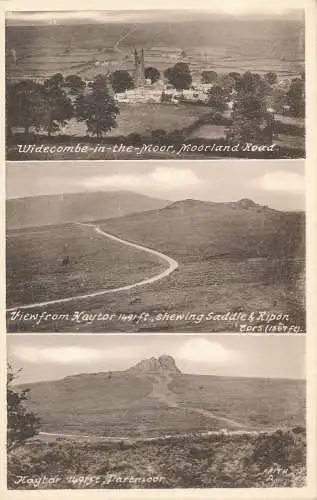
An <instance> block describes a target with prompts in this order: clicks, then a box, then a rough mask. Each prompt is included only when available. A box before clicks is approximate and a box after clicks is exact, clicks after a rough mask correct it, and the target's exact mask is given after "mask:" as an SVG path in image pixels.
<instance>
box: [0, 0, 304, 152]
mask: <svg viewBox="0 0 317 500" xmlns="http://www.w3.org/2000/svg"><path fill="white" fill-rule="evenodd" d="M242 3H243V2H242ZM277 3H278V4H279V5H275V6H272V3H271V4H270V3H269V4H268V5H269V6H268V7H266V6H263V5H256V2H254V3H253V7H249V8H243V9H242V8H240V7H239V5H240V4H238V3H237V2H236V3H234V2H232V4H233V6H232V8H228V5H229V4H230V2H229V3H228V2H227V3H226V2H224V6H221V3H220V2H210V8H209V10H195V6H194V2H193V8H192V10H188V9H187V10H173V9H164V10H129V11H128V10H111V11H106V10H104V11H101V10H94V11H82V10H81V11H80V10H79V11H55V12H53V11H32V12H31V11H23V12H22V11H21V12H19V11H14V12H13V11H12V12H6V41H5V43H6V136H7V137H6V147H7V151H6V156H7V160H13V161H14V160H17V161H28V160H32V161H42V160H51V161H56V160H116V159H117V160H136V159H139V160H149V159H153V160H156V159H157V160H158V159H159V160H162V159H166V160H173V161H174V160H175V159H177V160H182V159H187V160H188V159H197V160H206V159H218V160H219V159H226V158H228V157H230V158H250V159H258V158H261V159H263V158H270V159H293V158H304V157H305V9H304V8H300V9H297V8H287V7H286V4H285V3H284V2H283V3H282V4H280V2H277ZM250 5H251V4H250Z"/></svg>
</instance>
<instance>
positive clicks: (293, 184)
mask: <svg viewBox="0 0 317 500" xmlns="http://www.w3.org/2000/svg"><path fill="white" fill-rule="evenodd" d="M255 184H256V186H257V187H258V188H260V189H262V190H263V191H280V192H287V193H290V194H297V195H298V194H302V193H303V192H304V190H305V178H304V175H301V174H297V173H295V172H287V171H286V170H277V171H276V172H268V173H266V174H264V175H263V176H261V177H259V178H257V179H256V180H255Z"/></svg>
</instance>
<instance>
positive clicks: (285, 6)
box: [6, 0, 305, 25]
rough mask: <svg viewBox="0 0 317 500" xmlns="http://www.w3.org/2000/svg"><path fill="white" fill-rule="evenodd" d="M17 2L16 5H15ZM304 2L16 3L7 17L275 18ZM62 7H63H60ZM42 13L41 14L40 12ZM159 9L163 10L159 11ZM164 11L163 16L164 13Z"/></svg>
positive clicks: (14, 20)
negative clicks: (170, 13)
mask: <svg viewBox="0 0 317 500" xmlns="http://www.w3.org/2000/svg"><path fill="white" fill-rule="evenodd" d="M13 3H14V2H12V4H13ZM304 3H305V2H304V0H284V1H282V0H279V1H278V2H277V1H276V0H266V1H265V2H255V1H254V0H212V1H210V0H195V2H189V1H188V2H184V0H160V1H159V2H151V3H150V2H148V0H135V1H134V2H133V9H134V10H126V7H127V5H128V4H127V2H126V0H117V1H116V2H115V6H114V8H111V7H110V9H107V10H106V11H104V10H90V11H88V10H79V11H78V10H77V11H76V10H73V11H71V10H61V11H57V10H55V11H51V10H48V9H49V8H50V7H53V5H52V6H50V5H48V6H47V8H46V9H45V10H46V12H45V11H43V10H42V9H43V3H40V2H36V1H33V2H28V6H27V8H28V9H29V10H30V12H23V10H24V9H25V5H23V3H22V2H15V10H16V11H17V12H14V11H11V12H10V11H9V12H7V13H6V20H7V24H8V25H19V24H30V25H33V24H35V25H36V24H50V23H51V20H52V18H54V19H56V22H57V24H69V23H83V22H87V23H109V22H150V21H156V20H160V19H162V20H164V19H165V20H166V13H165V12H164V10H165V9H166V10H168V11H172V10H186V11H188V10H190V11H192V13H193V15H195V14H196V15H199V11H209V12H211V13H212V12H216V13H223V14H233V15H245V14H272V15H285V14H286V13H289V14H290V15H292V14H293V13H292V12H290V11H291V10H292V9H302V8H303V6H304ZM59 4H60V5H59ZM19 6H20V9H21V10H20V11H19ZM90 6H91V7H92V8H94V9H98V8H99V9H100V8H102V7H103V5H102V4H100V2H99V3H96V2H94V1H93V2H91V4H90ZM71 7H73V8H74V9H76V8H77V5H73V6H72V5H71V4H67V8H68V9H71ZM54 8H55V9H57V8H61V9H65V2H60V1H59V0H57V1H55V2H54ZM37 9H38V10H37ZM157 9H159V10H157ZM162 11H163V12H162ZM178 14H179V16H177V13H175V15H174V16H173V17H172V19H171V18H169V19H168V20H169V22H170V21H171V20H173V21H177V20H180V21H181V20H182V16H180V13H178Z"/></svg>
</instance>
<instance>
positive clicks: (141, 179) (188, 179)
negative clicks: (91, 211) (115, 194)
mask: <svg viewBox="0 0 317 500" xmlns="http://www.w3.org/2000/svg"><path fill="white" fill-rule="evenodd" d="M200 182H201V181H200V179H199V178H198V177H197V176H196V174H195V173H194V172H193V171H192V170H190V169H186V168H183V169H175V168H170V167H157V168H155V169H154V170H151V171H150V172H148V173H145V174H114V175H104V176H94V177H90V178H87V179H84V180H80V181H79V184H80V185H81V186H84V187H85V188H86V189H87V190H92V191H95V190H97V189H98V190H100V189H108V190H116V189H124V190H129V191H130V190H131V191H133V190H144V189H150V190H161V191H169V190H172V191H174V190H177V189H183V188H187V187H190V186H193V185H197V184H199V183H200Z"/></svg>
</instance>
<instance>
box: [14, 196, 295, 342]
mask: <svg viewBox="0 0 317 500" xmlns="http://www.w3.org/2000/svg"><path fill="white" fill-rule="evenodd" d="M245 203H246V205H245ZM249 203H251V205H249ZM98 225H99V226H100V227H101V228H102V229H103V230H104V231H106V232H109V233H111V234H114V235H115V236H118V237H119V238H122V239H124V240H128V241H130V242H134V243H137V244H138V243H139V244H141V245H145V246H146V247H148V248H150V249H154V250H158V251H159V252H162V253H163V254H165V255H167V256H168V257H171V258H172V259H174V260H176V261H177V262H178V269H177V270H176V271H174V272H172V274H170V275H169V276H167V277H165V278H164V279H161V280H159V281H157V282H155V283H151V284H148V285H144V286H141V287H138V288H134V289H130V290H127V291H118V292H116V293H113V294H109V295H104V296H101V297H94V298H90V299H89V298H87V299H84V300H81V301H80V302H79V301H74V302H72V303H68V304H58V305H55V306H48V307H47V311H49V312H51V313H52V312H54V313H60V314H63V315H64V317H63V318H62V319H60V320H59V319H57V320H56V321H50V320H48V321H47V322H42V323H38V324H37V323H36V322H31V323H29V324H28V325H26V323H23V322H22V321H20V320H19V319H16V318H15V319H14V318H13V319H12V318H11V320H10V319H9V318H10V317H8V329H9V330H10V331H25V329H26V328H29V329H30V330H31V331H88V329H89V330H90V329H91V328H92V329H93V331H95V332H114V331H123V332H129V331H130V332H146V331H153V332H155V331H162V332H164V331H168V332H175V331H178V332H179V331H193V332H195V331H202V332H204V331H243V330H241V328H242V325H243V324H244V325H246V324H248V326H250V325H249V323H248V321H246V320H245V319H244V320H242V321H241V320H235V319H234V318H227V319H226V318H219V317H215V318H210V319H208V314H209V313H210V312H214V313H217V314H225V313H228V312H232V313H237V312H244V313H247V314H249V313H252V312H256V313H257V312H258V311H270V312H273V313H276V314H277V315H279V314H282V315H284V316H283V318H282V317H276V320H274V318H273V320H270V321H269V322H267V321H264V322H263V321H262V322H261V321H254V322H253V326H254V329H253V330H252V332H254V333H261V332H263V328H265V327H266V325H267V324H268V323H269V326H270V327H271V326H272V327H277V326H278V325H280V324H282V325H284V327H285V328H286V330H281V331H279V333H283V332H284V333H287V332H289V331H290V332H293V333H296V332H297V333H299V332H303V331H305V250H304V247H305V242H304V225H305V222H304V214H302V213H295V212H294V213H287V212H278V211H274V210H271V209H269V208H266V207H260V206H259V205H256V204H252V202H249V201H248V200H247V201H244V202H243V201H242V202H236V203H232V204H230V203H227V204H226V203H215V204H213V203H203V202H199V201H197V202H196V201H193V200H185V201H183V202H176V203H175V204H171V205H169V206H167V207H166V208H163V209H159V210H152V211H151V210H150V211H146V212H143V213H138V214H131V215H128V216H126V217H116V218H114V219H108V220H104V221H99V222H98ZM71 227H73V226H71ZM45 231H48V235H50V238H48V235H47V237H46V239H45V240H44V242H43V241H42V238H41V237H37V235H35V236H34V235H33V234H31V235H30V236H29V237H28V238H27V240H26V241H27V243H28V244H27V245H25V237H24V235H23V233H21V236H18V237H11V238H9V240H8V241H9V243H8V244H9V245H10V246H8V252H7V259H8V264H7V266H8V272H7V277H8V304H10V305H12V304H14V305H19V304H21V303H22V302H24V301H28V302H32V295H30V294H31V293H33V297H34V293H35V292H36V293H37V298H38V299H39V300H43V298H44V297H45V298H46V299H47V300H49V299H52V298H60V297H61V296H67V294H71V295H78V294H79V291H80V293H87V292H92V291H97V290H99V289H100V288H104V287H105V286H104V285H105V283H106V284H107V286H106V288H112V287H114V286H120V285H121V284H127V283H129V284H131V283H134V282H136V281H141V280H143V279H145V278H148V277H150V276H153V275H155V274H157V273H159V272H160V271H161V270H162V267H160V266H162V264H160V262H158V259H157V258H155V257H152V256H149V257H150V258H149V259H148V258H147V256H148V254H147V253H145V252H140V251H137V250H133V251H132V253H131V248H128V247H125V246H124V245H122V244H119V243H111V244H110V243H109V244H110V247H108V241H107V239H105V238H103V239H101V238H99V237H98V236H97V235H96V236H94V235H93V237H92V239H89V237H91V236H92V235H91V234H90V232H89V231H91V228H87V229H85V231H88V234H89V237H87V233H84V232H83V229H77V228H76V231H75V233H74V232H69V231H68V230H67V231H65V228H63V227H61V228H52V229H48V228H46V229H45ZM18 234H20V233H18ZM46 234H47V233H46ZM74 234H75V236H76V238H74ZM39 241H40V244H39ZM45 241H46V243H45ZM52 241H54V242H55V243H54V245H52ZM65 245H68V247H67V246H66V248H69V250H67V254H68V253H69V252H70V251H72V254H71V257H72V259H73V258H74V259H75V261H74V263H71V264H70V266H69V269H67V268H66V269H64V268H63V266H61V263H60V261H59V260H58V259H60V258H62V257H64V254H65V253H66V251H65ZM113 245H115V246H113ZM112 248H114V251H115V252H116V253H114V252H111V249H112ZM108 250H110V252H109V251H108ZM77 254H78V255H77ZM153 259H154V260H153ZM26 263H28V265H27V266H26ZM163 265H164V263H163ZM30 269H31V273H30ZM30 284H32V287H33V288H32V287H30ZM48 284H49V287H48ZM61 289H63V293H62V294H61V292H60V290H61ZM66 292H67V293H66ZM81 308H82V309H84V310H86V311H89V312H90V313H91V314H92V315H97V314H99V313H101V312H104V313H109V314H110V313H111V314H113V318H112V320H111V322H109V321H108V319H107V318H106V319H105V320H101V321H98V322H94V321H93V322H92V321H91V320H90V319H86V320H85V319H84V318H82V320H81V321H80V322H77V321H76V324H74V322H73V321H72V318H73V313H74V311H78V310H79V309H81ZM34 311H36V312H41V311H40V310H39V309H37V310H36V309H34ZM142 313H143V314H142ZM144 313H147V317H145V316H144ZM186 313H191V314H193V315H192V316H185V314H186ZM122 314H124V315H125V319H124V320H122V317H121V316H120V315H122ZM129 314H131V317H130V318H129V317H126V315H129ZM172 314H180V315H183V316H180V317H177V318H175V317H171V315H172ZM65 315H66V316H67V317H66V316H65ZM258 328H262V330H261V329H258ZM289 328H290V330H289ZM266 331H267V332H268V333H270V332H271V333H274V332H275V333H276V332H278V330H275V331H274V330H266Z"/></svg>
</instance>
